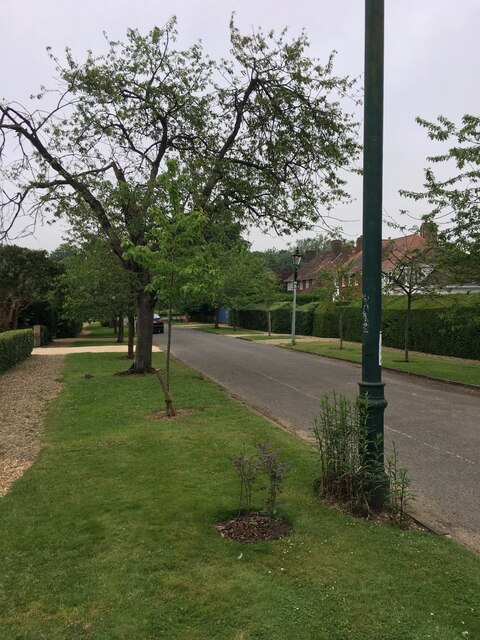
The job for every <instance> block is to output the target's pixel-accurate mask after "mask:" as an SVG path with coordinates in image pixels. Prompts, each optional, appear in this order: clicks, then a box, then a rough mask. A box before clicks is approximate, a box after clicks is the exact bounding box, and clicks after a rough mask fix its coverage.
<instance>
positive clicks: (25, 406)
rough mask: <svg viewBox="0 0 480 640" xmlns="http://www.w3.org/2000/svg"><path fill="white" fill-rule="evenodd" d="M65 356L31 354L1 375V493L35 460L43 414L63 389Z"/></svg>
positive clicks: (39, 446) (40, 436)
mask: <svg viewBox="0 0 480 640" xmlns="http://www.w3.org/2000/svg"><path fill="white" fill-rule="evenodd" d="M63 361H64V356H63V355H60V354H55V355H50V354H49V355H48V357H45V356H42V357H40V356H38V355H32V356H30V357H29V358H27V359H26V360H25V361H24V362H22V363H21V364H19V365H17V366H16V367H14V368H13V369H11V370H10V371H6V372H5V373H3V374H2V375H0V497H1V496H4V495H5V494H6V493H7V491H8V490H9V489H10V487H11V486H12V484H13V483H14V482H15V480H17V478H19V477H20V476H22V475H23V474H24V473H25V471H26V470H27V469H28V468H29V467H30V466H31V465H32V464H33V462H34V461H35V458H36V457H37V455H38V453H39V451H40V448H41V438H42V433H43V417H44V414H45V411H46V409H47V406H48V404H49V402H50V401H51V400H52V399H53V398H55V397H56V396H57V395H58V394H59V393H60V391H61V389H62V385H61V383H60V377H61V374H62V369H63Z"/></svg>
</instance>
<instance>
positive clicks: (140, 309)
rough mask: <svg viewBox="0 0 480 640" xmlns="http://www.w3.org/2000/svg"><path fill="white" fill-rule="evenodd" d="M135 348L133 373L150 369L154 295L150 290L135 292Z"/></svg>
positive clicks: (145, 371) (147, 371)
mask: <svg viewBox="0 0 480 640" xmlns="http://www.w3.org/2000/svg"><path fill="white" fill-rule="evenodd" d="M136 297H137V348H136V349H135V360H134V363H133V367H132V372H133V373H149V372H150V371H152V337H153V311H154V308H155V295H154V294H153V293H150V292H146V291H140V292H139V293H137V296H136Z"/></svg>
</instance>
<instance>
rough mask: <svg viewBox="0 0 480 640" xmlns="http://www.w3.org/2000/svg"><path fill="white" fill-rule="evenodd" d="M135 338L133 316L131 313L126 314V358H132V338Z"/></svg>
mask: <svg viewBox="0 0 480 640" xmlns="http://www.w3.org/2000/svg"><path fill="white" fill-rule="evenodd" d="M134 338H135V317H134V316H132V315H129V316H128V356H127V357H128V358H130V359H131V360H133V358H134V353H133V340H134Z"/></svg>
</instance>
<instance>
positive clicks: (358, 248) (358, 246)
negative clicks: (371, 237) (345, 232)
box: [355, 236, 363, 253]
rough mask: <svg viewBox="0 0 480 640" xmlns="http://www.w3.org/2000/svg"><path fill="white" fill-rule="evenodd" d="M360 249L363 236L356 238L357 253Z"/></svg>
mask: <svg viewBox="0 0 480 640" xmlns="http://www.w3.org/2000/svg"><path fill="white" fill-rule="evenodd" d="M362 249H363V236H359V237H358V238H357V242H356V245H355V250H356V252H357V253H358V252H359V251H362Z"/></svg>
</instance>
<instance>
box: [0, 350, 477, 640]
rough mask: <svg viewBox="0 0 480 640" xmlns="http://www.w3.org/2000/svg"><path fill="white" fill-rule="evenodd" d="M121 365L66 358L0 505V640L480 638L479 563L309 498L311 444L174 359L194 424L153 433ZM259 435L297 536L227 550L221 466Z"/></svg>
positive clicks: (180, 395) (150, 395) (154, 391)
mask: <svg viewBox="0 0 480 640" xmlns="http://www.w3.org/2000/svg"><path fill="white" fill-rule="evenodd" d="M154 358H155V361H156V364H157V365H158V363H159V362H160V360H161V358H163V354H155V356H154ZM123 368H125V364H124V363H122V362H121V361H120V360H119V359H118V355H116V354H75V355H70V356H67V358H66V367H65V372H64V380H65V385H66V386H65V390H64V391H63V393H62V394H61V396H60V397H59V398H57V400H56V401H55V402H54V403H53V405H52V406H51V408H50V410H49V413H48V416H47V419H46V432H45V446H44V448H43V450H42V452H41V454H40V456H39V458H38V460H37V461H36V463H35V464H34V466H33V467H32V468H31V469H30V470H29V471H28V472H27V473H26V474H25V476H23V478H21V479H20V480H18V481H17V482H16V484H15V485H14V487H13V489H12V491H11V492H10V493H9V494H8V495H7V496H6V497H5V498H3V499H2V500H1V501H0V522H1V523H2V524H1V535H0V637H1V638H2V640H10V639H11V640H13V639H14V638H15V639H16V638H22V640H30V639H31V640H34V639H35V640H36V639H38V638H48V639H49V640H56V639H60V638H68V639H69V640H77V639H78V640H80V639H82V640H85V639H88V640H97V639H101V640H110V639H112V640H113V639H119V638H128V639H129V640H146V639H147V638H148V639H150V638H151V639H153V638H168V639H169V640H170V639H185V638H188V639H189V640H195V639H202V640H211V639H218V640H220V639H221V640H230V639H232V640H240V639H242V640H253V639H255V640H276V639H278V640H280V639H284V638H295V639H300V640H302V639H309V640H327V639H328V640H400V639H401V640H420V639H422V640H423V639H425V638H428V637H429V636H430V637H432V638H436V639H437V640H461V639H462V638H478V637H480V616H479V603H478V593H479V592H480V558H478V557H476V556H474V555H473V554H471V553H470V552H468V551H467V550H465V549H462V548H460V547H458V546H456V545H455V544H453V543H452V542H450V541H448V540H445V539H443V538H437V537H434V536H432V535H429V534H422V533H413V532H403V531H400V530H398V529H395V528H393V527H389V526H380V525H376V524H373V523H368V522H363V521H358V520H354V519H353V518H351V517H348V516H346V515H343V514H341V513H338V512H336V511H333V510H330V509H328V508H327V507H325V506H323V505H321V504H319V503H318V501H317V500H316V499H315V498H314V496H313V494H312V484H313V481H314V479H315V477H316V469H315V456H314V455H313V452H312V449H311V448H310V447H309V446H308V445H306V444H305V443H303V442H301V441H299V440H297V439H295V438H293V437H292V436H291V435H289V434H287V433H286V432H284V431H282V430H281V429H280V428H278V427H276V426H275V425H273V424H272V423H271V422H269V421H267V420H265V419H263V418H262V417H261V416H259V415H257V414H255V413H252V412H250V411H249V410H247V409H246V408H245V407H243V406H242V405H240V404H237V403H235V402H233V401H231V400H230V399H229V398H228V397H227V396H226V395H224V394H223V393H222V392H221V391H220V390H219V389H218V387H216V386H215V385H214V384H212V383H210V382H208V381H205V380H203V379H202V378H201V377H200V376H199V375H197V374H196V373H194V372H192V371H190V370H188V369H186V368H185V367H183V366H180V365H179V364H178V363H174V366H173V370H172V375H173V380H172V391H173V394H174V397H175V400H176V404H177V406H178V407H179V408H183V409H191V410H193V411H194V412H193V413H191V414H190V415H185V416H183V417H181V418H177V419H175V420H168V421H167V420H163V421H159V422H152V421H151V420H149V419H148V415H149V414H152V413H153V412H155V411H158V410H159V409H160V408H161V406H162V400H161V396H160V390H159V385H158V381H157V380H156V378H155V377H154V376H146V377H125V376H123V377H118V376H114V375H112V374H113V373H114V371H116V370H121V369H123ZM87 371H88V372H89V373H90V374H92V375H93V377H92V378H89V379H86V378H85V375H84V374H85V372H87ZM269 439H270V440H272V441H273V442H274V444H275V446H276V447H277V448H278V449H279V450H280V451H281V452H282V453H283V454H284V455H285V457H287V458H288V459H290V460H291V461H292V471H291V474H290V476H289V477H288V479H287V481H286V487H285V493H284V494H283V499H284V505H283V507H282V509H283V513H284V514H285V515H286V517H287V518H288V521H289V522H290V523H291V524H292V525H293V533H292V535H291V536H290V537H288V538H284V539H283V540H280V541H276V542H263V543H260V544H257V545H254V546H242V545H240V544H238V543H232V542H229V541H227V540H225V539H222V538H221V537H220V536H219V535H218V534H217V532H216V531H215V529H214V524H215V522H216V521H218V520H221V519H224V518H226V517H229V516H231V515H232V514H234V512H235V507H236V504H237V500H238V485H237V479H236V476H235V472H234V470H233V466H232V464H231V462H230V461H229V460H228V456H229V454H232V453H239V452H240V451H241V449H242V447H243V446H244V445H245V446H246V447H247V449H248V448H249V447H252V448H253V446H254V444H256V443H258V442H264V441H266V440H269Z"/></svg>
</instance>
